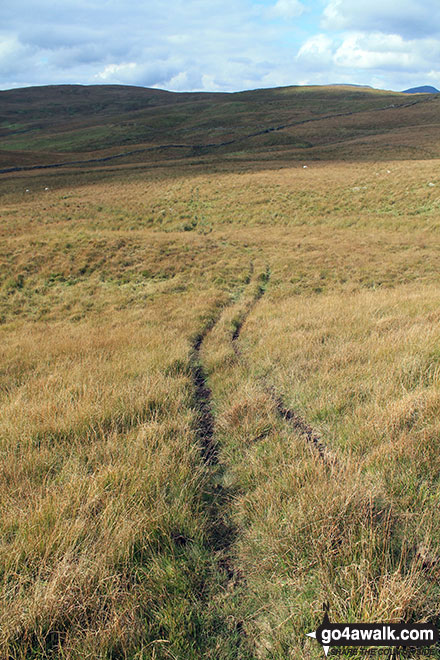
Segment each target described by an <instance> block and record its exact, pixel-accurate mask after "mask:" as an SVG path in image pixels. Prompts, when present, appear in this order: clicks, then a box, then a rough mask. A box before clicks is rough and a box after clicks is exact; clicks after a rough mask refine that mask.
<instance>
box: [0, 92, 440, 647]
mask: <svg viewBox="0 0 440 660" xmlns="http://www.w3.org/2000/svg"><path fill="white" fill-rule="evenodd" d="M439 104H440V99H439V97H438V96H437V95H411V96H409V95H405V94H396V93H391V92H377V91H374V90H367V89H357V88H339V87H334V88H332V87H329V88H280V89H277V90H260V91H256V92H243V93H240V94H233V95H228V94H219V95H216V94H193V95H191V94H179V95H177V94H171V93H168V92H160V91H158V90H143V89H139V88H119V87H111V86H109V87H101V88H80V87H73V88H71V87H67V86H66V87H62V88H35V89H26V90H15V91H11V92H0V129H1V150H0V167H1V168H2V172H1V174H0V195H1V200H0V217H1V223H0V232H1V241H0V354H1V360H0V451H1V463H0V581H1V596H0V657H1V658H5V659H8V660H34V659H37V658H38V659H40V660H42V659H48V660H49V659H53V660H54V659H58V658H59V659H60V660H61V659H62V660H83V659H90V660H95V659H99V660H110V659H112V660H122V659H124V660H150V659H151V660H153V659H154V660H165V659H166V660H168V659H170V660H199V659H201V658H204V659H207V660H233V659H237V660H285V659H292V660H300V659H304V660H315V659H318V658H322V657H323V650H322V647H321V646H319V645H318V644H317V643H316V641H314V640H313V639H311V638H309V637H307V636H306V633H308V632H310V631H313V630H315V629H316V628H317V626H318V625H319V624H320V623H321V621H322V617H323V603H329V607H330V617H331V620H334V621H347V622H373V621H394V622H399V621H404V622H425V621H429V622H432V623H438V620H439V618H440V605H439V603H440V513H439V511H440V509H439V506H440V476H439V475H440V450H439V435H440V286H439V258H440V231H439V230H440V169H439V161H438V158H439V157H440V132H439V124H440V119H439V117H440V115H439V113H438V109H439V107H440V106H439ZM62 163H64V165H62V166H60V167H55V168H53V167H47V166H48V165H54V164H55V165H58V164H62ZM389 651H390V650H389V649H378V650H376V651H374V650H368V649H360V650H356V649H354V648H351V649H349V648H341V649H339V650H338V649H332V650H331V651H330V655H331V656H334V657H344V658H388V657H389ZM399 653H400V655H397V656H396V657H402V658H424V659H427V658H439V657H440V651H439V649H437V648H430V649H425V650H423V649H422V650H420V651H418V652H416V651H415V650H411V651H406V652H403V651H398V654H399Z"/></svg>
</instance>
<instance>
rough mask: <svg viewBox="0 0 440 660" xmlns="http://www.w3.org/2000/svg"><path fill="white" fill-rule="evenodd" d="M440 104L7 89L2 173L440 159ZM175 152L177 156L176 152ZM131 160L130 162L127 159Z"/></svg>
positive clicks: (298, 91)
mask: <svg viewBox="0 0 440 660" xmlns="http://www.w3.org/2000/svg"><path fill="white" fill-rule="evenodd" d="M438 104H439V100H438V98H437V97H434V96H432V95H431V94H423V95H418V96H417V97H416V98H415V97H414V98H411V99H409V98H408V96H407V95H406V94H404V93H394V92H384V91H378V90H372V89H369V88H355V87H353V88H350V87H346V86H328V87H282V88H275V89H262V90H255V91H247V92H238V93H233V94H227V93H173V92H166V91H162V90H156V89H146V88H140V87H125V86H118V85H99V86H87V87H86V86H80V85H59V86H48V87H33V88H25V89H18V90H9V91H3V92H0V138H1V149H0V167H2V168H13V167H23V166H25V167H27V166H32V165H48V164H51V163H69V162H75V161H77V160H79V161H87V160H89V161H90V160H92V161H93V160H95V159H101V158H108V157H115V156H116V157H117V158H118V159H119V162H121V161H120V159H121V157H122V156H125V160H126V161H128V162H131V161H133V160H136V161H139V160H141V161H147V162H148V160H149V159H150V158H151V154H154V157H155V158H157V157H159V158H161V159H162V158H169V157H170V154H171V155H172V156H173V157H176V156H178V157H182V156H183V157H186V156H191V155H194V153H196V154H197V155H200V154H206V153H210V154H212V153H218V152H219V150H220V152H221V153H224V152H227V153H228V154H233V153H237V152H239V153H240V152H242V151H243V150H245V151H246V152H248V151H249V152H255V153H256V152H259V153H261V152H265V153H266V154H267V155H269V156H270V154H274V157H277V154H279V152H282V153H283V155H284V156H285V157H287V158H289V159H296V160H298V159H299V160H303V159H305V158H312V159H316V158H318V159H334V158H337V159H339V158H348V159H350V158H351V157H353V155H354V156H355V157H356V158H359V157H361V158H375V159H377V158H381V157H382V156H383V153H384V152H385V155H386V157H387V158H389V157H392V152H393V151H396V153H397V155H398V156H399V157H402V156H404V157H410V158H411V157H416V158H425V157H433V156H437V155H438V154H440V141H439V140H438V138H437V136H438V134H439V131H438V127H439V119H438V115H439V113H438V107H439V106H438ZM170 150H171V151H170ZM121 155H122V156H121Z"/></svg>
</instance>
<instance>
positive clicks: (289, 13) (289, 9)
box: [268, 0, 305, 19]
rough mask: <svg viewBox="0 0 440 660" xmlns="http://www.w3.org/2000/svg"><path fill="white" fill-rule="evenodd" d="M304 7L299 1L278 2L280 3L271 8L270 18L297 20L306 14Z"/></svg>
mask: <svg viewBox="0 0 440 660" xmlns="http://www.w3.org/2000/svg"><path fill="white" fill-rule="evenodd" d="M304 10H305V8H304V5H303V4H301V2H299V0H278V2H277V3H276V4H275V5H273V7H270V9H269V12H268V14H269V16H273V17H275V18H284V19H288V18H296V17H297V16H301V14H303V13H304Z"/></svg>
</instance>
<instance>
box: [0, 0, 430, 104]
mask: <svg viewBox="0 0 440 660" xmlns="http://www.w3.org/2000/svg"><path fill="white" fill-rule="evenodd" d="M59 83H81V84H103V83H117V84H128V85H142V86H146V87H157V88H161V89H169V90H174V91H195V90H205V91H236V90H242V89H254V88H258V87H274V86H278V85H295V84H299V85H303V84H326V83H357V84H365V85H372V86H373V87H377V88H381V89H394V90H402V89H406V88H407V87H411V86H414V85H420V84H430V85H433V86H435V87H438V88H439V89H440V2H439V0H9V1H8V0H6V1H4V2H2V3H0V89H10V88H13V87H26V86H28V85H46V84H59Z"/></svg>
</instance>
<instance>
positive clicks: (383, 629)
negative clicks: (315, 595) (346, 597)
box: [307, 605, 439, 655]
mask: <svg viewBox="0 0 440 660" xmlns="http://www.w3.org/2000/svg"><path fill="white" fill-rule="evenodd" d="M324 612H325V613H324V620H323V622H322V623H321V625H320V626H319V628H318V629H317V630H315V631H314V632H311V633H307V635H308V637H313V638H314V639H316V641H317V642H319V643H320V644H322V646H323V649H324V653H325V655H328V652H329V650H330V648H331V647H332V646H382V647H383V646H407V647H421V646H432V645H433V644H435V643H436V642H437V641H438V639H439V633H438V629H437V628H436V627H435V626H432V625H430V624H429V623H416V624H405V623H331V622H330V619H329V616H328V605H325V606H324Z"/></svg>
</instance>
